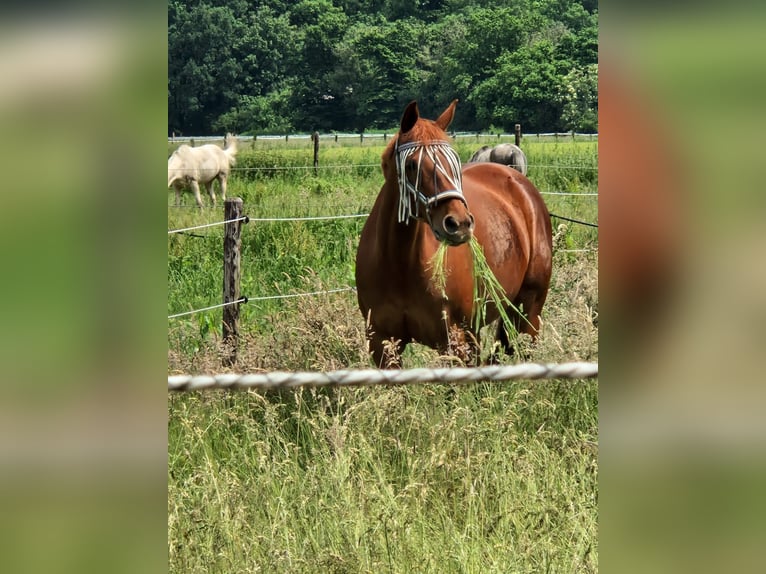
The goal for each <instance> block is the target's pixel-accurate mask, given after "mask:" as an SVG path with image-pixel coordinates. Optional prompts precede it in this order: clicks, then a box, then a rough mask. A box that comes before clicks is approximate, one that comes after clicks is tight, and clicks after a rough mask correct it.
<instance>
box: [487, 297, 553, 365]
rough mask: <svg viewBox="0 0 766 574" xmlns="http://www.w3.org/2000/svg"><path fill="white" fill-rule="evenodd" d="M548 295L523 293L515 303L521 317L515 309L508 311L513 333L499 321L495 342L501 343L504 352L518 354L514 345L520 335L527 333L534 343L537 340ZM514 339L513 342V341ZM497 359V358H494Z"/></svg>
mask: <svg viewBox="0 0 766 574" xmlns="http://www.w3.org/2000/svg"><path fill="white" fill-rule="evenodd" d="M546 295H547V293H546V294H543V295H540V294H538V293H536V292H532V291H528V292H526V293H524V292H522V293H520V294H519V296H518V297H517V298H516V300H515V301H514V302H513V304H514V306H515V307H516V309H519V310H521V312H522V315H521V316H520V315H519V314H518V313H517V312H516V311H515V310H514V309H513V308H509V309H506V312H507V313H508V317H509V318H510V320H511V327H512V328H513V331H514V332H513V333H509V332H508V329H507V328H506V325H505V324H504V322H503V320H502V319H501V320H499V321H498V325H497V332H496V334H495V340H496V341H497V342H498V343H500V346H501V347H502V349H503V351H505V353H506V354H507V355H509V356H513V355H514V354H515V352H516V349H515V346H514V343H515V339H516V337H517V335H518V334H519V333H525V334H527V335H529V336H530V337H531V338H532V341H533V342H534V341H535V340H536V339H537V335H538V332H539V330H540V313H541V312H542V310H543V304H544V303H545V299H546ZM512 339H513V340H512ZM493 358H495V359H496V357H493Z"/></svg>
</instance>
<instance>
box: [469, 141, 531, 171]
mask: <svg viewBox="0 0 766 574" xmlns="http://www.w3.org/2000/svg"><path fill="white" fill-rule="evenodd" d="M479 161H491V162H494V163H502V164H503V165H509V166H511V167H512V168H514V169H515V170H517V171H520V172H521V173H523V174H524V175H527V156H526V155H525V154H524V152H523V151H521V148H520V147H519V146H517V145H514V144H510V143H502V144H498V145H496V146H495V147H490V146H488V145H485V146H482V147H480V148H479V149H478V150H476V153H474V154H473V155H472V156H471V159H469V160H468V161H467V162H466V163H476V162H479Z"/></svg>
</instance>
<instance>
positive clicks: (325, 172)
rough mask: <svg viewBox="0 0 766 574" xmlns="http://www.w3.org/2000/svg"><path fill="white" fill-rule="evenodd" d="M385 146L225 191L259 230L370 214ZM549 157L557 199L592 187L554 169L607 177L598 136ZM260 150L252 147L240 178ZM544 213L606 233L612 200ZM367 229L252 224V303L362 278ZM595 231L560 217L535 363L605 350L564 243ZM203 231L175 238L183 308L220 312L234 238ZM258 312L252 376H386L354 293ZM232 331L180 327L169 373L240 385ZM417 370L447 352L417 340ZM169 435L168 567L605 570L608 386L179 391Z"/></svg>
mask: <svg viewBox="0 0 766 574" xmlns="http://www.w3.org/2000/svg"><path fill="white" fill-rule="evenodd" d="M381 143H382V142H379V143H378V145H377V147H376V146H373V145H371V144H369V145H368V143H367V142H366V143H365V144H364V146H361V147H358V148H354V147H353V146H348V145H342V146H341V145H338V146H337V147H335V146H333V147H331V146H327V149H324V148H323V149H322V150H321V151H320V166H321V165H327V166H329V165H334V164H337V165H343V166H344V167H342V168H333V169H331V168H329V167H327V168H323V169H320V170H319V173H318V175H317V176H314V174H313V169H300V170H281V171H279V172H277V170H273V171H274V173H271V174H266V173H261V171H256V170H252V172H250V171H248V172H245V171H234V173H233V175H232V177H231V179H230V186H229V189H230V192H229V195H230V196H240V197H242V198H243V199H244V203H245V212H246V213H247V214H248V215H249V216H250V217H252V218H258V217H264V218H265V217H285V216H317V215H332V214H351V213H367V212H369V210H370V208H371V206H372V203H373V201H374V199H375V197H376V195H377V193H378V190H379V189H380V186H381V183H382V176H381V175H380V168H379V167H378V166H377V164H379V156H380V153H381V151H382V145H381ZM259 145H260V143H259ZM546 145H549V146H551V147H549V148H546V147H544V146H546ZM539 146H540V148H539V149H538V148H537V147H536V146H533V145H531V144H530V145H528V146H527V147H525V151H526V152H527V156H528V158H529V160H530V178H531V179H532V181H533V182H535V183H537V184H538V186H539V187H540V188H541V189H545V188H544V187H543V184H541V183H540V182H543V183H544V185H545V186H547V185H553V184H554V183H557V184H560V185H562V186H566V189H571V190H575V191H578V192H583V191H595V190H596V184H597V181H596V180H595V179H590V180H589V179H588V178H594V177H595V175H594V174H591V175H587V174H588V173H590V172H589V171H588V170H586V169H584V168H580V167H577V168H576V169H567V170H559V171H560V172H561V173H559V174H558V175H546V172H543V171H542V165H544V162H547V161H551V165H556V164H557V163H560V162H561V161H563V162H565V164H566V163H567V162H568V165H572V166H579V165H580V164H581V162H585V161H586V160H587V162H589V163H585V164H583V165H595V152H596V148H595V145H594V144H590V143H588V142H584V143H579V142H576V143H575V144H573V145H572V146H570V147H567V145H566V144H564V143H559V144H558V146H556V144H539ZM583 148H587V149H588V150H589V151H588V152H585V151H583ZM467 151H468V150H467V149H466V150H465V152H467ZM259 152H260V148H256V149H255V150H252V149H250V150H248V149H247V146H243V147H242V151H241V155H240V161H239V162H238V164H237V166H238V167H243V166H245V167H247V166H248V165H250V164H248V163H247V162H248V161H251V160H250V159H248V157H249V155H250V154H251V153H252V154H254V156H253V157H257V155H258V153H259ZM268 152H269V153H270V154H273V159H272V161H273V162H275V163H274V165H295V166H304V167H309V166H311V155H310V152H309V151H308V146H306V147H305V148H300V147H298V146H297V145H296V146H295V148H290V149H281V148H280V147H279V145H277V144H275V143H273V142H269V148H268ZM459 153H460V154H461V157H462V156H463V151H462V150H461V151H460V152H459ZM471 153H472V152H471ZM548 156H550V158H549V157H548ZM553 156H560V157H553ZM581 156H582V157H581ZM562 158H563V159H562ZM554 160H555V163H554ZM252 161H253V162H254V163H253V165H254V166H256V167H257V161H256V160H255V159H252ZM535 161H537V163H538V165H539V166H540V167H537V168H536V167H534V165H533V164H534V162H535ZM290 162H292V163H290ZM368 163H374V164H375V165H376V166H375V167H366V165H367V164H368ZM357 166H359V167H357ZM535 169H540V170H541V171H539V172H535V171H533V170H535ZM367 170H369V171H367ZM567 174H569V175H567ZM536 178H539V181H538V180H537V179H536ZM548 178H550V179H548ZM561 178H563V179H561ZM545 200H546V203H547V204H548V206H549V208H550V210H551V211H552V212H554V213H556V212H560V213H561V215H572V212H571V211H570V210H569V209H570V208H571V209H572V210H576V212H575V215H574V216H580V217H582V218H590V219H589V220H591V221H595V220H596V217H597V208H596V201H595V198H573V199H572V200H570V198H567V197H566V196H546V197H545ZM168 201H169V204H172V202H173V195H172V192H170V193H168ZM570 201H571V202H570ZM185 202H186V204H187V205H191V204H192V203H193V201H192V200H191V198H190V197H189V196H188V195H187V196H185ZM222 218H223V209H222V208H221V206H220V205H219V207H218V208H217V209H215V210H213V209H209V208H207V209H204V210H198V209H196V208H181V209H175V208H172V207H169V209H168V228H169V229H170V228H179V227H182V226H188V225H193V224H196V223H206V222H210V221H220V220H221V219H222ZM363 224H364V218H359V219H342V220H332V221H301V222H268V223H267V222H251V223H250V224H248V225H246V226H245V227H244V228H243V235H242V292H243V294H245V295H248V296H251V297H255V296H260V295H274V294H277V293H305V292H310V291H320V290H326V289H333V288H337V287H345V286H350V285H353V278H354V273H353V269H354V258H355V253H356V246H357V242H358V237H359V234H360V232H361V228H362V225H363ZM580 227H581V226H577V225H576V224H572V223H567V222H554V231H555V237H554V273H553V278H552V285H551V290H550V293H549V297H548V302H547V303H546V307H545V309H544V311H543V323H542V328H541V334H540V337H539V339H538V343H537V345H536V346H535V347H534V348H533V349H531V351H530V353H531V360H537V361H546V362H547V361H550V362H558V361H562V360H595V359H597V357H598V289H597V267H596V254H595V253H591V252H585V253H579V252H568V251H566V249H571V248H580V247H586V246H589V247H595V246H597V244H598V235H597V230H595V229H591V228H582V229H581V228H580ZM197 233H198V234H199V235H204V237H194V236H188V235H171V236H169V237H168V314H171V313H176V312H180V311H185V310H190V309H196V308H200V307H203V306H207V305H210V304H214V303H218V302H219V301H220V297H221V291H222V281H223V278H222V260H221V251H222V244H223V228H221V227H211V228H208V229H205V230H200V231H199V232H197ZM241 311H242V319H241V332H242V335H241V343H240V349H239V362H238V365H237V366H236V370H237V371H239V372H252V371H256V370H278V369H287V370H323V371H326V370H334V369H340V368H357V367H368V366H369V365H370V361H369V358H368V357H367V354H366V350H365V346H364V321H363V318H362V316H361V314H360V313H359V310H358V308H357V305H356V297H355V295H354V293H353V292H342V293H335V294H325V295H319V296H311V297H298V298H293V299H285V300H266V301H254V302H251V303H248V304H247V305H244V306H242V309H241ZM220 322H221V314H220V311H212V312H207V313H200V314H196V315H191V316H188V317H183V318H180V319H174V320H169V322H168V371H169V373H173V372H192V373H199V372H222V371H224V370H225V369H224V368H223V367H222V366H221V355H220V350H219V343H220ZM404 364H405V367H415V366H437V365H443V364H449V360H448V359H446V358H443V357H440V356H438V354H437V353H436V352H435V351H432V350H431V349H427V348H424V347H422V346H419V345H410V346H408V348H407V351H406V352H405V355H404ZM168 441H169V442H168V457H169V458H168V551H169V570H170V571H171V572H178V573H182V572H183V573H187V572H206V573H207V572H227V573H229V572H375V573H376V574H377V573H379V572H392V573H397V572H402V573H404V572H439V573H442V572H482V573H484V572H546V571H547V572H595V571H597V569H598V546H597V530H598V529H597V516H598V514H597V479H598V462H597V460H598V459H597V455H598V449H597V442H598V386H597V383H596V382H594V381H539V382H516V383H478V384H473V385H465V386H463V385H421V386H412V387H390V388H386V387H376V388H361V389H323V390H309V389H304V390H296V391H283V392H277V393H259V392H255V391H242V392H223V391H221V392H218V391H216V392H207V393H182V394H173V395H171V396H170V399H169V406H168Z"/></svg>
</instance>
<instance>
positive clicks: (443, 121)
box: [434, 100, 459, 132]
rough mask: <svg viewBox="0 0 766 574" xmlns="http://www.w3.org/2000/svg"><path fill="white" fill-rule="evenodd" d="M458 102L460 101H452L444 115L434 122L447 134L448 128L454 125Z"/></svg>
mask: <svg viewBox="0 0 766 574" xmlns="http://www.w3.org/2000/svg"><path fill="white" fill-rule="evenodd" d="M458 101H459V100H452V103H451V104H450V105H449V106H447V109H446V110H444V111H443V112H442V115H440V116H439V117H438V118H436V121H435V122H434V123H435V124H436V125H437V126H439V127H440V128H441V129H443V130H444V131H445V132H446V131H447V127H449V125H450V124H451V123H452V119H453V118H454V117H455V106H457V103H458Z"/></svg>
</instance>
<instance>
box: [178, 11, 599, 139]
mask: <svg viewBox="0 0 766 574" xmlns="http://www.w3.org/2000/svg"><path fill="white" fill-rule="evenodd" d="M168 60H169V62H168V130H169V131H175V132H185V133H187V134H200V135H201V134H209V133H220V132H223V131H224V130H227V131H235V132H238V133H255V134H259V133H277V132H279V133H285V132H290V131H300V132H308V131H313V130H319V131H331V130H335V131H355V132H363V131H365V130H370V129H389V128H391V127H393V126H395V125H396V124H397V123H398V120H399V117H400V114H401V111H402V109H403V108H404V106H405V105H406V103H407V102H409V101H410V100H412V99H417V100H418V102H420V103H421V107H423V108H424V109H426V110H430V109H433V110H441V109H443V108H444V107H445V106H446V104H447V103H449V102H450V101H451V100H453V99H455V98H459V99H460V100H461V113H460V115H459V117H458V118H456V120H455V123H454V124H453V126H452V128H453V129H455V130H457V131H467V130H470V131H481V130H483V131H487V130H502V131H506V132H508V131H512V130H513V126H514V124H515V123H521V124H522V126H523V128H524V130H525V131H527V132H535V131H537V132H540V131H561V130H577V131H596V130H597V105H598V104H597V97H596V94H597V75H598V8H597V3H596V2H595V1H592V0H514V1H513V2H510V1H508V0H505V1H503V0H495V1H493V2H488V1H486V0H407V1H402V0H299V1H295V2H293V1H291V2H286V1H283V0H265V1H249V2H248V1H245V0H225V1H224V0H171V1H170V2H169V4H168Z"/></svg>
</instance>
